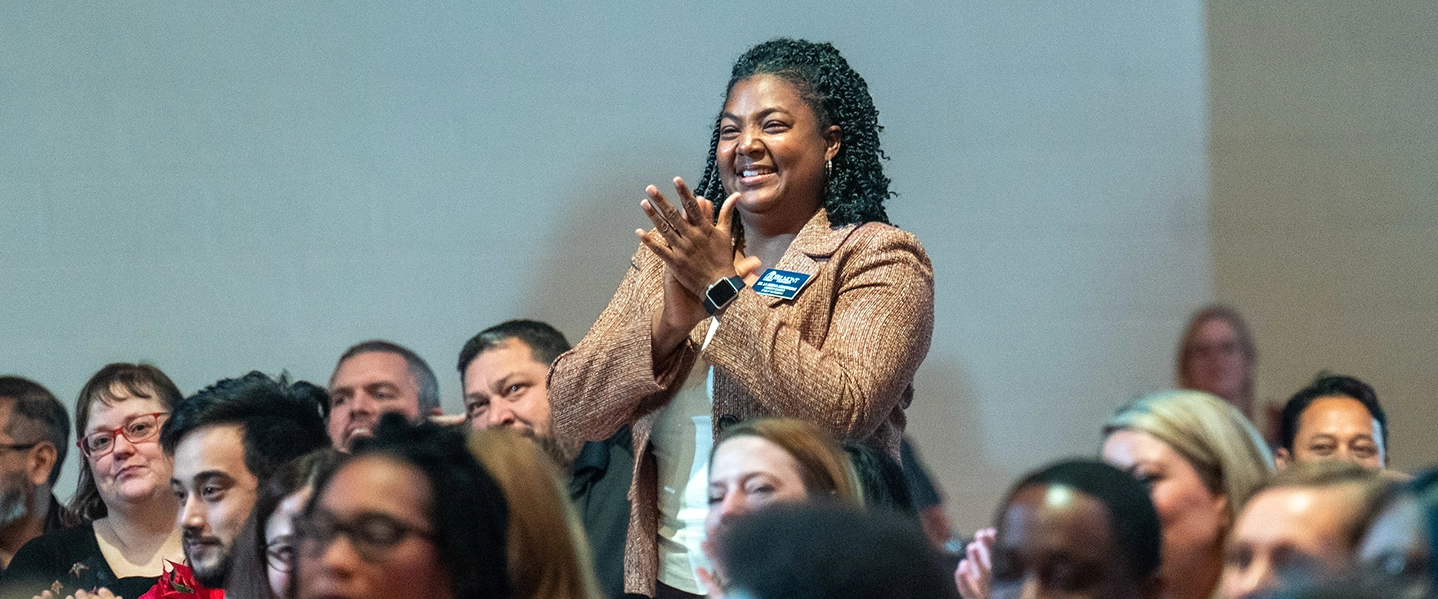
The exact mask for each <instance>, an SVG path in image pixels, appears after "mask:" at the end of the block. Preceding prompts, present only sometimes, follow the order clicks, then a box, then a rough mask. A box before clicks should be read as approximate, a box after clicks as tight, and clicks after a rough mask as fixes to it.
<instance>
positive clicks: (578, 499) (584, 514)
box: [569, 426, 634, 598]
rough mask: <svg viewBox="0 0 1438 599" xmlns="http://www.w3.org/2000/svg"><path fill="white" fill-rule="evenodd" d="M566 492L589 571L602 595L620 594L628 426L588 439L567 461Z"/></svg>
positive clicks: (629, 473)
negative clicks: (590, 557)
mask: <svg viewBox="0 0 1438 599" xmlns="http://www.w3.org/2000/svg"><path fill="white" fill-rule="evenodd" d="M569 472H570V475H569V477H570V478H569V497H570V499H572V500H574V507H575V509H577V510H578V511H579V520H580V521H581V522H583V523H584V534H585V535H586V536H588V537H589V549H590V552H591V553H593V554H594V577H595V578H596V579H598V581H599V590H600V591H601V592H603V593H604V596H605V597H611V598H613V597H621V596H623V595H624V542H625V540H626V539H628V537H629V482H630V479H631V478H633V475H634V443H633V440H632V437H631V435H630V433H629V427H627V426H626V427H624V428H621V429H619V432H617V433H614V434H613V435H612V436H610V437H609V438H608V439H605V440H603V441H590V442H588V443H585V444H584V448H583V449H581V450H580V451H579V457H577V458H575V459H574V463H573V464H571V465H570V467H569Z"/></svg>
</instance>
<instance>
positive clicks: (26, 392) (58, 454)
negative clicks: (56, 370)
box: [0, 376, 70, 572]
mask: <svg viewBox="0 0 1438 599" xmlns="http://www.w3.org/2000/svg"><path fill="white" fill-rule="evenodd" d="M69 446H70V426H69V417H68V416H66V414H65V406H62V405H60V402H59V400H56V399H55V396H54V395H53V394H51V393H50V391H48V390H46V389H45V388H44V387H42V386H40V385H39V384H38V383H36V382H34V381H31V380H29V379H23V378H20V377H18V376H3V377H0V572H3V571H4V569H5V568H6V567H8V566H9V565H10V558H12V557H14V556H15V552H16V551H18V550H19V549H20V547H21V546H22V545H24V544H25V543H27V542H29V541H30V539H33V538H35V537H38V536H40V535H41V533H46V532H50V531H52V530H59V529H61V528H64V527H65V525H66V524H67V523H68V521H69V517H70V514H69V512H68V511H66V510H65V508H63V507H61V506H60V502H59V501H56V500H55V496H54V495H52V494H51V493H50V489H51V487H52V486H54V484H55V479H56V478H59V476H60V465H61V464H63V463H64V462H65V451H66V449H67V448H69Z"/></svg>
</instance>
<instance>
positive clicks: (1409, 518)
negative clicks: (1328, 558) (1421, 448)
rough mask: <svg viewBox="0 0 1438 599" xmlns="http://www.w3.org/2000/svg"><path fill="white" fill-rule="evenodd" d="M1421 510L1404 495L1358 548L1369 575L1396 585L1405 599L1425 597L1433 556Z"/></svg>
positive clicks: (1389, 508)
mask: <svg viewBox="0 0 1438 599" xmlns="http://www.w3.org/2000/svg"><path fill="white" fill-rule="evenodd" d="M1431 546H1432V545H1431V540H1430V539H1429V538H1428V530H1427V523H1426V522H1424V519H1423V512H1422V508H1420V507H1419V506H1418V502H1417V501H1416V500H1415V499H1414V498H1413V497H1412V496H1411V495H1406V494H1405V495H1404V496H1402V497H1401V498H1399V499H1398V500H1396V501H1394V502H1393V503H1392V505H1389V506H1388V508H1387V509H1385V510H1383V511H1382V512H1381V513H1379V514H1378V517H1377V518H1376V519H1374V521H1373V525H1372V526H1370V527H1369V528H1368V534H1367V535H1364V537H1363V542H1362V543H1361V544H1359V546H1358V560H1359V561H1360V562H1361V563H1362V565H1363V567H1364V569H1366V570H1367V571H1368V572H1369V573H1371V574H1373V575H1375V576H1378V577H1380V578H1382V579H1385V580H1388V581H1390V582H1392V583H1394V584H1395V585H1396V586H1398V588H1400V589H1402V597H1405V598H1409V597H1411V598H1414V599H1416V598H1418V597H1426V596H1428V593H1429V591H1430V589H1429V584H1430V583H1429V581H1430V580H1432V578H1430V575H1429V568H1431V567H1432V566H1431V564H1432V563H1433V555H1432V554H1431V552H1430V550H1429V547H1431Z"/></svg>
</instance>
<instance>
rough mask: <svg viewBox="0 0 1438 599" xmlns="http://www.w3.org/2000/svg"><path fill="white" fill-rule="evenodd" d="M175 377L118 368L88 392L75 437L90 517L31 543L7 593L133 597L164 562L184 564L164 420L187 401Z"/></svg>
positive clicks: (78, 508)
mask: <svg viewBox="0 0 1438 599" xmlns="http://www.w3.org/2000/svg"><path fill="white" fill-rule="evenodd" d="M181 397H182V396H181V394H180V390H179V389H178V388H177V387H175V383H173V382H171V381H170V377H168V376H165V373H163V372H161V371H160V369H158V368H155V367H154V366H150V365H148V364H110V365H107V366H105V367H104V368H102V369H100V371H99V372H97V373H95V375H94V376H92V377H90V380H89V381H88V382H87V383H85V386H84V388H82V389H81V390H80V396H79V398H78V399H77V401H76V403H75V433H76V436H77V437H79V438H80V452H81V453H82V454H84V456H85V459H84V460H83V461H81V463H80V480H79V484H78V485H77V486H76V490H75V496H74V498H73V499H72V500H71V503H70V507H71V510H72V511H74V512H75V514H76V515H77V516H79V517H80V518H83V519H85V520H86V521H88V522H89V523H88V524H81V525H78V526H75V527H73V528H69V529H65V530H61V531H56V532H50V533H46V534H43V535H41V536H39V537H37V538H35V539H34V540H32V541H30V542H29V543H26V544H25V546H24V547H21V548H20V551H19V552H18V553H16V554H15V559H14V560H11V562H10V568H9V569H8V570H7V571H6V572H5V580H4V585H3V587H4V592H3V593H0V595H3V596H5V597H7V598H8V597H29V596H31V595H34V594H39V593H40V592H41V591H42V590H50V591H53V592H54V595H55V596H56V597H65V596H66V595H70V594H73V593H75V592H76V591H77V590H79V589H84V590H93V589H102V588H103V589H107V590H108V591H110V592H113V593H114V594H115V595H119V596H121V597H126V598H127V599H129V598H133V597H139V596H140V595H141V594H143V593H144V592H145V591H147V590H149V589H150V587H152V586H154V584H155V581H156V580H158V579H159V576H160V574H161V572H162V569H163V568H164V565H165V562H166V561H171V562H176V563H178V562H180V561H182V560H183V559H184V550H183V549H182V548H181V547H180V529H179V528H177V527H176V526H175V514H176V512H177V511H178V505H179V503H178V502H177V501H176V499H175V493H174V491H172V490H171V489H170V476H171V462H170V458H169V457H168V456H166V455H165V452H164V451H163V450H161V449H160V443H159V440H160V426H161V425H162V424H163V423H164V422H165V420H166V419H167V418H169V416H170V410H171V409H172V408H173V407H174V406H175V404H177V403H179V401H180V399H181Z"/></svg>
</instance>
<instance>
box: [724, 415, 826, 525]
mask: <svg viewBox="0 0 1438 599" xmlns="http://www.w3.org/2000/svg"><path fill="white" fill-rule="evenodd" d="M808 497H809V491H808V489H807V488H805V486H804V477H803V475H802V474H801V473H800V468H799V462H798V461H797V460H795V459H794V456H791V455H789V452H787V451H784V448H782V447H779V446H778V445H776V444H774V443H773V442H771V441H769V440H767V439H764V438H762V437H755V436H752V435H741V436H738V437H734V438H732V439H729V440H727V441H725V442H724V443H723V444H721V445H720V446H719V447H717V448H715V449H714V460H713V462H712V464H711V465H710V466H709V515H708V516H706V517H705V520H704V529H705V531H706V533H707V534H709V535H711V536H713V535H714V534H715V533H716V532H717V531H718V530H719V529H720V527H722V526H723V525H724V523H725V521H726V520H727V519H729V518H731V517H734V516H739V515H743V514H746V513H748V512H750V511H753V510H755V509H758V508H761V507H763V506H766V505H769V504H771V503H777V502H784V501H804V500H805V499H808Z"/></svg>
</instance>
